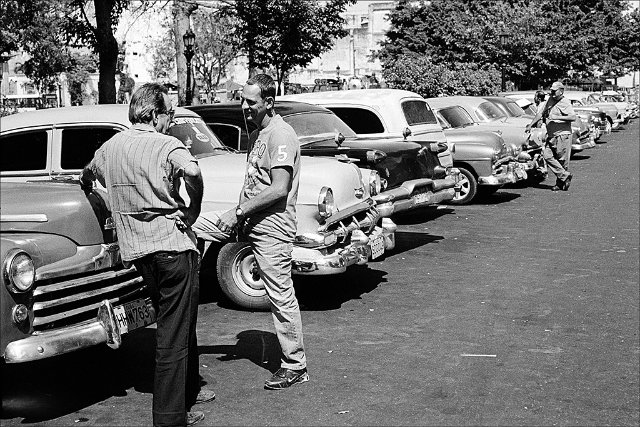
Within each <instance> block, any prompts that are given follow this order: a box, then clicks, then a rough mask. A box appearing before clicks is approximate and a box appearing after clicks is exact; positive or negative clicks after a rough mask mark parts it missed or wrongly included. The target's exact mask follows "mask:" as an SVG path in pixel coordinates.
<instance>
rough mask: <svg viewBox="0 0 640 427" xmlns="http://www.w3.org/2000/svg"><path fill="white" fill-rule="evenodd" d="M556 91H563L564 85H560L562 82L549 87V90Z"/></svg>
mask: <svg viewBox="0 0 640 427" xmlns="http://www.w3.org/2000/svg"><path fill="white" fill-rule="evenodd" d="M558 89H564V85H563V84H562V82H553V84H552V85H551V90H558Z"/></svg>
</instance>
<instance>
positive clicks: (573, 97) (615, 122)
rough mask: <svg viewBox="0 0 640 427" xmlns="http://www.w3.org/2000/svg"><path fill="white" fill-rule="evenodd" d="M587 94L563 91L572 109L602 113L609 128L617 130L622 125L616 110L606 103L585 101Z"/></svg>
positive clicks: (613, 106)
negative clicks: (577, 108)
mask: <svg viewBox="0 0 640 427" xmlns="http://www.w3.org/2000/svg"><path fill="white" fill-rule="evenodd" d="M587 95H588V93H587V92H580V91H571V90H565V91H564V96H565V97H566V98H567V99H569V100H570V101H571V104H572V105H573V108H576V107H580V108H585V109H586V108H592V109H594V110H597V111H602V112H603V113H605V114H606V115H607V121H608V122H609V125H610V126H611V128H610V129H611V130H615V129H618V128H619V127H620V125H621V124H622V123H623V121H624V120H623V119H622V117H621V116H620V114H619V112H618V108H617V107H616V106H615V105H613V104H611V103H608V102H595V100H593V99H591V100H589V99H587Z"/></svg>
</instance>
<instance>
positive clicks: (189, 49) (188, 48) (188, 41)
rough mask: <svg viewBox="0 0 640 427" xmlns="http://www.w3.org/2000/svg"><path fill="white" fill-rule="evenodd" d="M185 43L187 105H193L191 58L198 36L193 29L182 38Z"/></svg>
mask: <svg viewBox="0 0 640 427" xmlns="http://www.w3.org/2000/svg"><path fill="white" fill-rule="evenodd" d="M182 40H183V41H184V56H185V58H187V90H186V98H187V99H186V104H187V105H191V98H192V95H191V58H193V54H194V51H193V46H194V45H195V43H196V35H195V34H193V31H191V28H189V29H188V30H187V32H186V33H184V36H182Z"/></svg>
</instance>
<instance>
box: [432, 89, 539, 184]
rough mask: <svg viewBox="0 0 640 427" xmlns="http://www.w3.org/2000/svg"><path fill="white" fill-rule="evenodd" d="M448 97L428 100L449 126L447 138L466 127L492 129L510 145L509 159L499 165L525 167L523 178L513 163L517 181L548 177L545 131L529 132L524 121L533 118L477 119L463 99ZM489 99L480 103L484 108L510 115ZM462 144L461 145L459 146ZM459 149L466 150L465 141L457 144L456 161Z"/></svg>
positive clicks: (445, 125) (472, 130) (471, 130)
mask: <svg viewBox="0 0 640 427" xmlns="http://www.w3.org/2000/svg"><path fill="white" fill-rule="evenodd" d="M448 98H449V97H442V98H428V99H427V101H428V102H429V103H430V104H431V105H432V106H433V109H434V111H435V113H436V117H437V118H438V120H439V121H440V122H441V125H442V126H443V128H445V133H447V138H450V134H451V137H453V135H454V130H455V132H460V131H461V130H464V131H466V132H482V133H485V132H487V131H490V132H492V133H495V134H497V135H499V136H500V137H501V138H502V139H503V141H504V143H505V144H506V146H507V152H506V156H507V158H504V159H503V160H502V161H501V163H499V164H498V166H500V165H502V164H506V165H507V167H508V166H509V164H510V163H511V162H513V161H516V162H517V163H518V165H519V166H520V169H524V171H525V172H526V176H525V177H519V176H517V175H515V172H516V170H517V169H518V168H517V167H516V166H515V165H512V166H511V170H512V171H513V172H514V175H515V179H516V180H523V179H527V178H530V179H531V180H535V181H540V180H542V179H544V178H545V177H546V175H547V169H546V165H545V163H544V160H543V158H542V131H541V130H540V129H536V128H534V129H532V130H531V132H525V127H526V124H524V123H527V124H528V123H529V122H530V121H531V120H523V121H520V122H516V123H514V122H508V123H507V120H513V118H506V117H503V118H502V119H499V120H496V121H488V122H477V121H475V120H474V119H473V118H472V117H471V115H470V114H469V113H468V110H467V109H465V108H464V107H463V106H462V105H458V102H462V101H457V102H456V101H451V100H449V99H448ZM455 98H457V97H455ZM476 102H477V101H476ZM485 102H487V103H488V104H484V103H483V102H480V103H479V105H482V108H483V110H484V111H486V112H491V114H492V115H496V116H498V114H506V113H503V112H502V113H499V112H498V111H499V108H498V107H497V106H496V105H495V104H492V103H491V102H489V101H485ZM494 107H495V108H494ZM496 109H497V110H496ZM483 114H484V113H483ZM523 124H524V126H523ZM520 133H522V137H520V136H519V135H520ZM505 134H506V135H509V136H511V138H510V140H508V141H507V140H506V139H505V138H504V136H505ZM459 145H460V148H459V147H458V146H459ZM459 149H460V150H461V149H462V147H461V144H459V143H456V150H455V152H454V163H455V161H456V159H457V156H458V150H459ZM497 155H498V154H496V156H497ZM504 156H505V154H503V157H504ZM460 161H462V159H460ZM496 162H497V159H496ZM520 175H522V174H520Z"/></svg>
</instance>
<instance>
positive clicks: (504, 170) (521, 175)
mask: <svg viewBox="0 0 640 427" xmlns="http://www.w3.org/2000/svg"><path fill="white" fill-rule="evenodd" d="M525 179H527V172H526V169H525V167H523V166H522V164H521V163H518V162H515V161H513V162H509V163H506V164H502V165H500V166H498V167H496V168H495V169H494V171H493V173H492V174H491V175H489V176H479V177H478V184H480V185H492V186H495V185H504V184H514V183H516V182H518V181H523V180H525Z"/></svg>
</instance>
